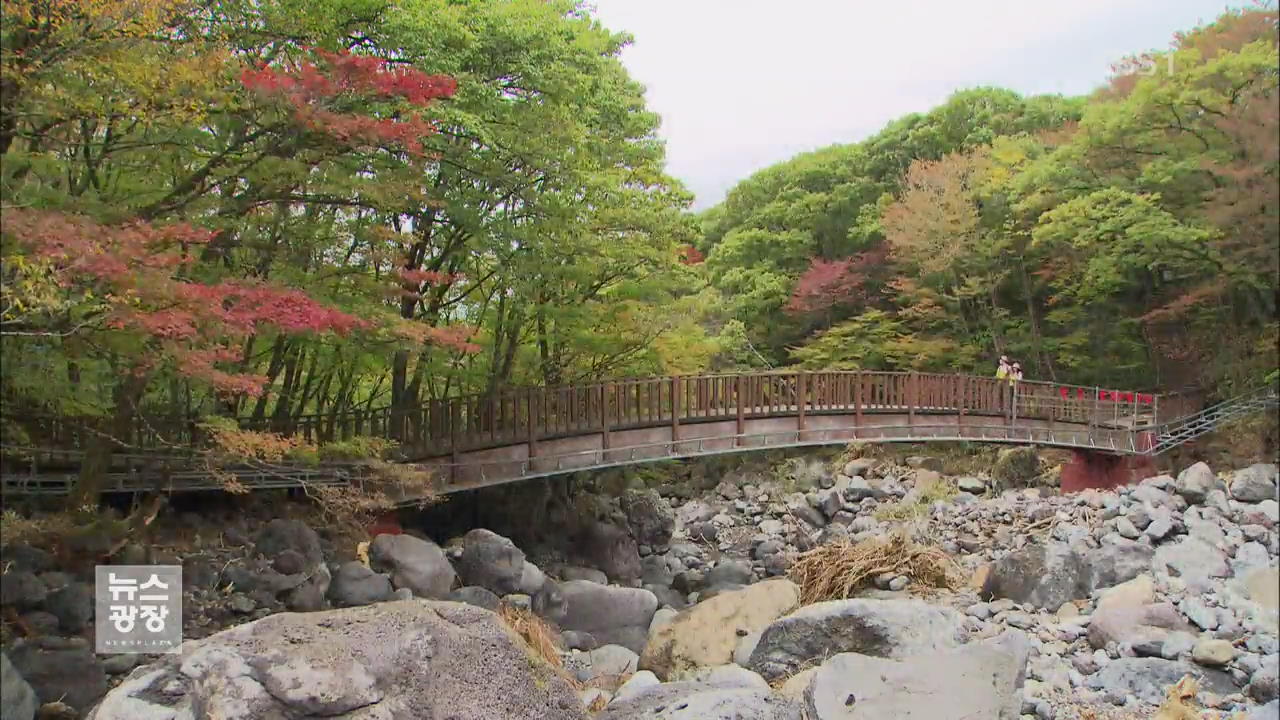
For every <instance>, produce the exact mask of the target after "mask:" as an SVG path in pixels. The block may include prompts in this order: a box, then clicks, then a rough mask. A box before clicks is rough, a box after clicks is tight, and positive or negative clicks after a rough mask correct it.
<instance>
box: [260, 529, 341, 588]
mask: <svg viewBox="0 0 1280 720" xmlns="http://www.w3.org/2000/svg"><path fill="white" fill-rule="evenodd" d="M254 549H255V550H257V551H258V553H259V554H260V555H264V556H266V557H268V558H272V559H274V558H275V557H276V556H278V555H280V554H281V553H284V552H285V551H286V550H293V551H295V552H297V553H298V554H300V555H301V556H302V558H303V560H305V561H306V565H317V564H320V563H322V562H324V553H322V552H321V550H320V536H319V535H316V531H315V530H312V529H311V527H310V526H308V525H307V524H306V523H304V522H302V521H301V520H286V519H284V518H276V519H274V520H272V521H271V522H269V523H267V525H266V527H264V528H262V531H261V532H259V533H258V538H257V540H256V541H255V542H254ZM294 572H300V571H294ZM282 574H285V575H288V574H289V573H282Z"/></svg>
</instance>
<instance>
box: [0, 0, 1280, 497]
mask: <svg viewBox="0 0 1280 720" xmlns="http://www.w3.org/2000/svg"><path fill="white" fill-rule="evenodd" d="M3 11H4V17H5V20H4V26H3V34H2V37H0V39H2V41H3V42H2V47H0V91H2V92H0V161H2V168H0V192H2V194H3V206H2V211H3V212H2V215H0V259H2V260H3V271H2V274H0V280H2V283H0V340H2V343H0V363H3V373H0V398H2V399H3V403H4V413H3V423H2V425H0V427H2V429H3V438H2V439H3V443H4V444H5V445H6V446H23V445H26V444H29V443H32V442H34V441H33V440H32V439H31V437H30V433H31V432H32V428H33V427H35V426H36V425H37V424H38V423H39V421H40V420H41V419H49V418H53V419H63V420H66V419H76V420H77V421H82V422H88V423H93V424H96V425H97V426H98V427H100V428H105V431H104V432H102V433H101V435H100V437H101V441H100V447H98V448H97V450H98V452H100V453H110V452H111V451H113V450H119V449H121V447H124V446H127V442H126V441H124V440H122V439H121V438H122V431H121V430H120V429H121V428H126V427H129V426H130V425H131V424H132V423H133V422H134V421H135V420H136V419H137V418H139V417H155V418H159V417H165V418H204V417H215V416H216V417H226V418H240V419H247V420H250V421H253V422H254V423H256V425H255V427H264V428H270V429H273V430H275V431H278V432H282V433H287V432H288V431H289V429H290V428H291V426H292V424H293V423H294V422H295V420H296V418H298V417H300V416H303V415H312V416H322V417H323V416H326V415H333V416H336V415H338V414H339V413H342V412H345V411H348V410H351V409H359V408H371V407H378V406H390V407H392V408H396V407H400V408H408V407H413V406H416V405H418V404H420V403H422V402H425V401H427V400H431V399H439V398H446V397H452V396H457V395H463V394H475V393H479V394H483V393H492V392H496V391H498V390H502V389H506V388H512V387H520V386H526V385H549V386H555V385H564V384H571V383H576V382H582V381H587V380H591V379H596V378H605V377H624V376H651V375H667V374H691V373H698V372H704V371H726V370H741V369H764V368H782V367H788V366H793V367H796V366H798V367H801V368H812V369H855V368H861V369H867V370H907V369H915V370H929V371H947V372H970V371H972V372H978V373H981V374H988V373H990V372H991V371H992V370H993V369H994V358H995V357H997V356H998V355H999V354H1002V353H1003V354H1008V355H1010V356H1013V357H1016V358H1018V359H1020V360H1021V362H1022V363H1023V366H1024V368H1025V372H1026V376H1027V377H1028V378H1036V379H1049V380H1054V381H1058V382H1068V383H1079V384H1095V383H1098V384H1107V385H1113V386H1126V387H1133V388H1136V389H1151V388H1156V387H1160V388H1171V389H1172V388H1192V387H1194V388H1200V389H1203V390H1205V391H1207V392H1208V393H1210V394H1211V395H1218V396H1225V395H1229V394H1231V393H1232V392H1234V391H1236V390H1239V389H1243V388H1247V387H1252V386H1254V385H1257V384H1259V383H1262V382H1275V380H1276V370H1275V369H1276V367H1277V355H1276V346H1277V342H1278V340H1280V334H1278V328H1280V326H1278V324H1277V291H1278V287H1277V268H1278V267H1280V177H1278V173H1280V122H1278V118H1280V112H1278V110H1280V105H1278V102H1280V100H1278V96H1277V91H1278V90H1280V87H1278V83H1280V75H1278V73H1277V66H1278V64H1280V58H1278V56H1277V38H1278V35H1277V33H1278V23H1277V11H1276V9H1275V8H1274V7H1273V6H1272V5H1270V4H1267V5H1255V6H1249V7H1247V8H1245V9H1241V10H1234V11H1230V12H1227V13H1225V14H1224V15H1222V16H1221V17H1219V18H1217V19H1216V20H1215V21H1213V22H1212V23H1209V24H1206V25H1204V26H1202V27H1199V28H1195V29H1191V30H1189V31H1187V32H1186V33H1184V34H1181V35H1179V36H1178V37H1177V38H1176V40H1175V42H1174V44H1173V46H1172V49H1171V50H1169V51H1168V52H1167V53H1157V54H1148V55H1142V56H1136V57H1134V58H1128V59H1125V58H1117V59H1116V60H1117V69H1116V71H1115V73H1114V74H1113V76H1112V77H1111V78H1109V79H1108V81H1107V82H1106V83H1105V85H1103V86H1102V87H1100V88H1099V89H1098V90H1097V91H1096V92H1094V93H1093V94H1091V95H1089V96H1088V97H1060V96H1036V97H1023V96H1021V95H1019V94H1018V93H1015V92H1012V91H1010V90H1005V89H1000V88H975V89H967V90H963V91H960V92H957V93H955V94H954V95H953V96H951V97H950V98H949V99H948V100H947V101H946V102H945V103H944V104H942V105H941V106H939V107H937V108H934V109H932V110H930V111H928V112H924V113H920V114H913V115H909V116H907V117H903V118H901V119H899V120H896V121H894V122H892V123H890V124H889V125H888V126H887V127H885V128H884V129H883V130H881V131H880V132H878V133H876V134H875V135H873V136H871V137H869V138H867V139H865V140H862V141H859V142H854V143H850V144H844V145H836V146H832V147H827V148H823V149H820V150H817V151H814V152H811V153H806V154H803V155H800V156H798V157H796V158H794V159H792V160H789V161H787V162H784V163H781V164H779V165H776V166H773V167H769V168H766V169H764V170H761V171H759V172H757V173H756V174H754V175H752V176H751V177H749V178H747V179H745V180H743V181H742V182H741V183H740V184H738V185H737V186H736V187H735V188H733V189H732V190H731V192H730V193H729V194H728V196H727V198H726V199H725V200H724V202H722V203H721V204H719V205H717V206H715V207H713V208H711V209H709V210H706V211H704V212H701V213H694V212H692V211H691V210H690V207H691V203H692V200H693V198H692V196H691V195H690V194H689V192H687V191H686V190H685V189H684V188H683V187H682V186H681V184H680V182H679V181H678V180H676V179H674V178H673V177H671V176H669V175H668V174H666V171H665V168H664V147H663V143H662V141H661V139H660V136H659V132H658V131H659V117H658V116H657V115H656V114H655V113H653V112H652V111H650V110H649V109H648V108H647V107H646V104H645V97H644V88H643V87H642V86H641V85H640V84H638V83H637V82H636V81H635V80H633V79H632V78H631V77H630V76H629V75H628V73H627V71H626V69H625V68H624V66H623V64H622V62H621V60H620V57H619V54H620V52H621V51H622V49H623V48H624V47H625V46H626V45H627V44H628V43H629V42H630V40H631V39H630V38H629V37H628V36H627V35H625V34H621V33H616V32H612V31H610V30H609V29H607V28H605V27H603V26H602V24H601V23H600V22H599V21H598V20H597V19H596V18H594V17H593V15H592V13H591V11H590V8H589V7H588V6H587V5H586V4H585V3H582V2H579V1H578V0H511V1H510V2H484V1H482V0H399V1H396V2H392V1H390V0H255V1H254V2H248V1H246V0H194V1H193V0H138V1H137V2H129V3H120V2H112V1H111V0H87V1H86V0H50V1H49V2H42V3H31V2H22V1H19V0H4V6H3ZM113 429H114V430H113ZM85 472H86V473H92V472H94V470H93V468H92V467H91V464H90V463H88V462H87V463H86V469H85Z"/></svg>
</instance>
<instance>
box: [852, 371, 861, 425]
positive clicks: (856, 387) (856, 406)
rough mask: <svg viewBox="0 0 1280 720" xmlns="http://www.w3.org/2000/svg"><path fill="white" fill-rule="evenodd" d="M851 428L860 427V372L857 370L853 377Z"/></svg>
mask: <svg viewBox="0 0 1280 720" xmlns="http://www.w3.org/2000/svg"><path fill="white" fill-rule="evenodd" d="M853 415H854V418H853V426H854V427H855V428H860V427H862V371H861V370H859V371H858V372H857V373H855V374H854V377H853ZM853 436H854V437H857V436H858V433H857V431H856V430H855V431H854V433H853Z"/></svg>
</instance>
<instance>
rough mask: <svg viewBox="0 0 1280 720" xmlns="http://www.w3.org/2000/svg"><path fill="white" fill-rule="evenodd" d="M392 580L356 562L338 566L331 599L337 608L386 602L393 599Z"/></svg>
mask: <svg viewBox="0 0 1280 720" xmlns="http://www.w3.org/2000/svg"><path fill="white" fill-rule="evenodd" d="M391 592H392V588H391V578H389V577H387V576H386V575H384V574H382V573H376V572H374V571H373V570H370V569H369V568H368V567H367V566H365V565H364V563H361V562H359V561H356V560H352V561H350V562H345V563H343V564H342V565H340V566H338V571H337V573H335V574H334V576H333V580H332V581H331V582H330V583H329V599H330V600H331V601H332V602H333V604H334V605H335V606H337V607H356V606H360V605H368V604H370V603H376V602H384V601H386V600H388V599H390V597H391Z"/></svg>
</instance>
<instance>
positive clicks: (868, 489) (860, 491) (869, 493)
mask: <svg viewBox="0 0 1280 720" xmlns="http://www.w3.org/2000/svg"><path fill="white" fill-rule="evenodd" d="M884 495H885V493H884V491H882V490H880V489H879V488H876V487H872V485H871V483H869V482H867V480H866V478H864V477H862V476H861V475H854V476H852V477H850V478H849V483H848V485H847V486H846V487H845V489H844V497H845V499H846V500H848V501H849V502H855V503H856V502H862V501H863V500H866V499H868V498H875V499H878V498H882V497H884Z"/></svg>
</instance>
